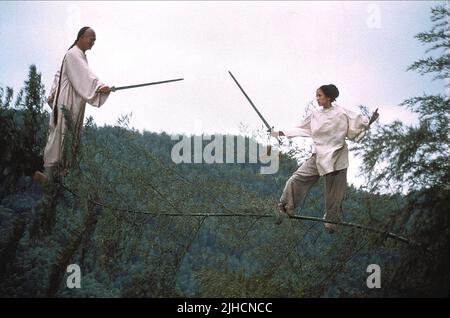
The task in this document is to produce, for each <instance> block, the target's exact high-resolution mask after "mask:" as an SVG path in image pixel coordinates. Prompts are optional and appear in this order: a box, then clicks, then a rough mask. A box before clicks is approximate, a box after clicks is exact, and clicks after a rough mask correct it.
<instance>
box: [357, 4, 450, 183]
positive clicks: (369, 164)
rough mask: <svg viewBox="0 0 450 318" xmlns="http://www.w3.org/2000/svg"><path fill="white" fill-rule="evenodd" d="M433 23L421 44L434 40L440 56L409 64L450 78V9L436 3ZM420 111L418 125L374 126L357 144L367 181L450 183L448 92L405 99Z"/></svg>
mask: <svg viewBox="0 0 450 318" xmlns="http://www.w3.org/2000/svg"><path fill="white" fill-rule="evenodd" d="M431 11H432V15H431V20H432V21H433V22H435V25H434V26H433V28H432V29H431V31H429V32H423V33H419V34H418V35H417V36H416V38H418V39H419V40H420V41H421V42H422V43H424V44H433V46H432V47H431V48H430V49H429V50H428V51H427V52H429V51H431V50H438V51H439V50H442V49H444V51H443V53H442V52H439V53H441V54H442V55H441V56H440V57H435V56H430V57H428V58H426V59H420V60H418V61H416V62H415V63H414V64H412V65H411V66H410V67H409V68H408V70H417V71H418V72H419V73H421V74H427V73H437V75H436V77H435V78H439V79H448V78H449V67H450V63H449V57H450V55H449V53H448V50H447V49H448V46H449V43H450V32H449V29H450V24H449V18H448V17H449V15H450V10H449V8H448V6H446V5H439V6H437V7H435V8H433V9H432V10H431ZM401 105H402V106H406V107H407V108H408V109H409V110H411V111H412V112H413V113H416V114H417V115H418V117H419V121H420V122H419V125H417V126H406V125H404V124H403V123H402V122H401V121H395V122H393V123H392V124H389V125H384V126H378V127H377V129H376V130H375V131H373V130H372V132H371V133H370V134H369V135H368V136H367V138H365V139H364V140H363V142H362V143H361V144H359V145H357V146H355V147H353V149H354V150H356V152H357V154H359V155H360V156H361V157H362V159H363V167H362V171H363V173H364V174H366V175H367V176H368V177H369V181H370V183H371V186H373V187H374V188H377V187H379V186H380V185H385V184H392V183H395V184H396V186H397V187H398V188H401V187H404V188H406V189H407V190H420V189H427V188H431V187H433V186H437V187H439V188H443V189H449V184H450V175H449V172H450V164H449V160H448V154H449V152H450V148H449V135H448V130H449V123H450V113H449V110H450V108H449V105H450V99H449V96H448V95H446V94H437V95H428V94H424V95H423V96H419V97H413V98H408V99H406V100H405V101H404V102H403V103H402V104H401Z"/></svg>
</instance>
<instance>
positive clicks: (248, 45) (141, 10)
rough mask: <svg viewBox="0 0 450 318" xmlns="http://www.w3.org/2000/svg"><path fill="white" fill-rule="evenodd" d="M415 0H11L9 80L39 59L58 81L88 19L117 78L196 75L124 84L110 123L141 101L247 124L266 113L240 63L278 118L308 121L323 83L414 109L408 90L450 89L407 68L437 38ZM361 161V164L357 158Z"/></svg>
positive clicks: (7, 5) (149, 106) (193, 124)
mask: <svg viewBox="0 0 450 318" xmlns="http://www.w3.org/2000/svg"><path fill="white" fill-rule="evenodd" d="M438 3H442V2H437V1H423V2H420V1H415V2H390V1H386V2H353V1H348V2H337V1H336V2H323V1H318V2H293V1H289V2H278V1H277V2H269V1H263V2H254V1H251V2H237V1H229V2H227V1H225V2H218V1H211V2H209V1H201V2H156V1H155V2H129V1H127V2H73V3H72V2H3V1H2V2H0V43H1V47H0V86H2V87H5V86H12V87H14V89H15V90H16V91H18V89H19V88H21V87H22V86H23V81H24V80H25V78H26V75H27V71H28V66H29V65H30V64H32V63H34V64H36V65H37V68H38V70H39V71H40V72H41V73H42V76H43V81H44V84H45V86H46V88H47V91H49V90H50V84H51V82H52V80H53V76H54V73H55V71H56V70H57V69H59V67H60V63H61V60H62V58H63V55H64V53H65V51H66V50H67V49H68V47H69V46H70V45H71V44H72V42H73V41H74V39H75V37H76V34H77V32H78V30H79V29H80V28H81V27H82V26H85V25H88V26H91V27H92V28H93V29H94V30H95V31H96V34H97V41H96V44H95V45H94V47H93V49H92V50H91V51H87V56H88V61H89V65H90V66H91V68H92V69H93V70H94V72H95V73H96V74H97V76H98V77H99V78H100V79H101V80H102V81H103V82H105V83H106V84H108V85H110V86H113V85H115V86H122V85H130V84H136V83H141V82H151V81H159V80H165V79H172V78H179V77H184V78H185V80H184V81H182V82H175V83H170V84H164V85H158V86H151V87H146V88H140V89H133V90H124V91H119V92H116V93H113V94H112V95H111V96H110V98H109V100H108V101H107V103H106V104H105V105H104V106H102V107H101V108H100V109H97V108H94V107H88V108H87V111H86V115H87V116H88V115H92V116H93V117H94V119H95V121H96V122H97V124H99V125H103V124H105V123H106V124H114V123H115V122H116V120H117V118H118V117H119V116H120V115H121V114H128V113H131V112H132V113H133V117H132V120H131V125H132V126H134V127H135V128H137V129H145V130H149V131H155V132H160V131H166V132H169V133H173V132H188V133H201V132H208V133H214V132H222V133H237V132H238V127H239V123H241V122H242V123H245V124H247V125H248V126H249V127H250V128H260V127H261V122H260V120H259V118H258V117H257V115H256V114H255V113H254V111H253V110H252V109H251V108H250V106H249V104H248V103H247V101H246V100H245V99H244V96H243V95H242V94H241V93H240V91H239V90H238V88H237V87H236V85H235V84H234V82H233V81H232V80H231V78H230V76H229V75H228V72H227V71H228V70H231V71H232V72H233V74H234V75H235V76H236V78H237V79H238V80H239V81H240V83H241V85H242V86H243V87H244V89H246V91H247V93H248V94H249V95H250V97H251V98H252V99H253V101H254V102H255V104H256V105H257V106H258V107H259V108H260V111H261V113H262V114H263V115H264V116H265V117H266V119H267V120H268V121H269V123H271V125H275V127H276V128H288V127H291V126H293V125H295V124H296V122H298V119H299V118H300V116H301V115H302V112H303V109H304V106H305V104H306V103H307V102H308V101H309V100H311V99H313V98H314V96H315V90H316V88H317V87H319V86H320V85H322V84H329V83H334V84H335V85H337V86H338V88H339V90H340V92H341V94H340V96H339V98H338V100H337V101H338V104H340V105H342V106H344V107H347V108H350V109H356V106H357V105H359V104H364V105H366V106H369V107H370V108H371V109H375V108H376V107H379V109H380V116H381V117H380V120H381V121H382V122H389V121H391V120H393V119H394V118H400V119H402V120H404V121H406V122H411V121H412V120H413V116H411V115H410V114H409V113H408V112H407V111H404V110H402V108H401V107H398V106H396V105H398V104H399V103H401V102H402V101H403V100H404V99H406V98H408V97H412V96H415V95H421V94H422V93H423V92H427V93H436V92H442V91H443V90H444V82H443V81H431V76H420V75H419V74H417V73H416V72H406V68H407V67H408V65H410V64H411V63H412V62H414V61H415V60H417V59H418V58H420V57H423V56H424V53H425V50H426V47H425V46H422V45H421V44H420V43H419V41H418V40H416V39H415V38H414V35H415V34H417V33H419V32H422V31H426V30H429V29H430V27H431V25H432V23H431V21H430V8H431V7H432V6H433V5H436V4H438ZM355 169H356V168H355Z"/></svg>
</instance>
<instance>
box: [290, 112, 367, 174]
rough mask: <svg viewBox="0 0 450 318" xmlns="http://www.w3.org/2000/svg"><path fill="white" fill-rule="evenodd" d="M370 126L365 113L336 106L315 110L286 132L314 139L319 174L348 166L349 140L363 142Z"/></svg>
mask: <svg viewBox="0 0 450 318" xmlns="http://www.w3.org/2000/svg"><path fill="white" fill-rule="evenodd" d="M368 127H369V119H368V118H366V117H365V116H362V115H361V114H357V113H355V112H353V111H350V110H348V109H345V108H343V107H340V106H338V105H333V106H332V107H330V108H328V109H327V108H322V107H321V108H318V109H314V110H313V111H312V112H311V114H310V115H309V116H308V117H307V118H305V120H303V121H302V122H301V124H300V125H298V126H297V127H295V128H294V129H292V130H286V131H283V133H284V135H285V136H287V137H289V138H292V137H311V138H312V140H313V143H314V148H315V153H316V165H317V170H318V172H319V175H321V176H323V175H325V174H328V173H330V172H333V171H337V170H342V169H346V168H347V167H348V147H347V143H346V142H345V138H348V139H350V140H354V141H359V140H361V139H362V137H363V136H364V134H365V130H366V129H367V128H368Z"/></svg>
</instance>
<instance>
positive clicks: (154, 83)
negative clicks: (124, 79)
mask: <svg viewBox="0 0 450 318" xmlns="http://www.w3.org/2000/svg"><path fill="white" fill-rule="evenodd" d="M182 80H184V78H177V79H173V80H167V81H160V82H152V83H144V84H136V85H129V86H120V87H115V86H113V87H111V92H115V91H120V90H121V89H129V88H137V87H143V86H149V85H157V84H164V83H170V82H176V81H182Z"/></svg>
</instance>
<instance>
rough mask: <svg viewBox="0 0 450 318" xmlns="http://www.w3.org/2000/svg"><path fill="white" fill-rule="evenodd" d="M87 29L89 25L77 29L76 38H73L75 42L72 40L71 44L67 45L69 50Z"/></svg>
mask: <svg viewBox="0 0 450 318" xmlns="http://www.w3.org/2000/svg"><path fill="white" fill-rule="evenodd" d="M87 29H89V27H88V26H85V27H82V28H81V29H80V31H78V35H77V39H76V40H75V42H73V44H72V46H71V47H69V50H70V49H71V48H73V47H74V46H75V44H77V42H78V40H79V39H80V38H81V37H82V36H83V34H84V32H86V31H87Z"/></svg>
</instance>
